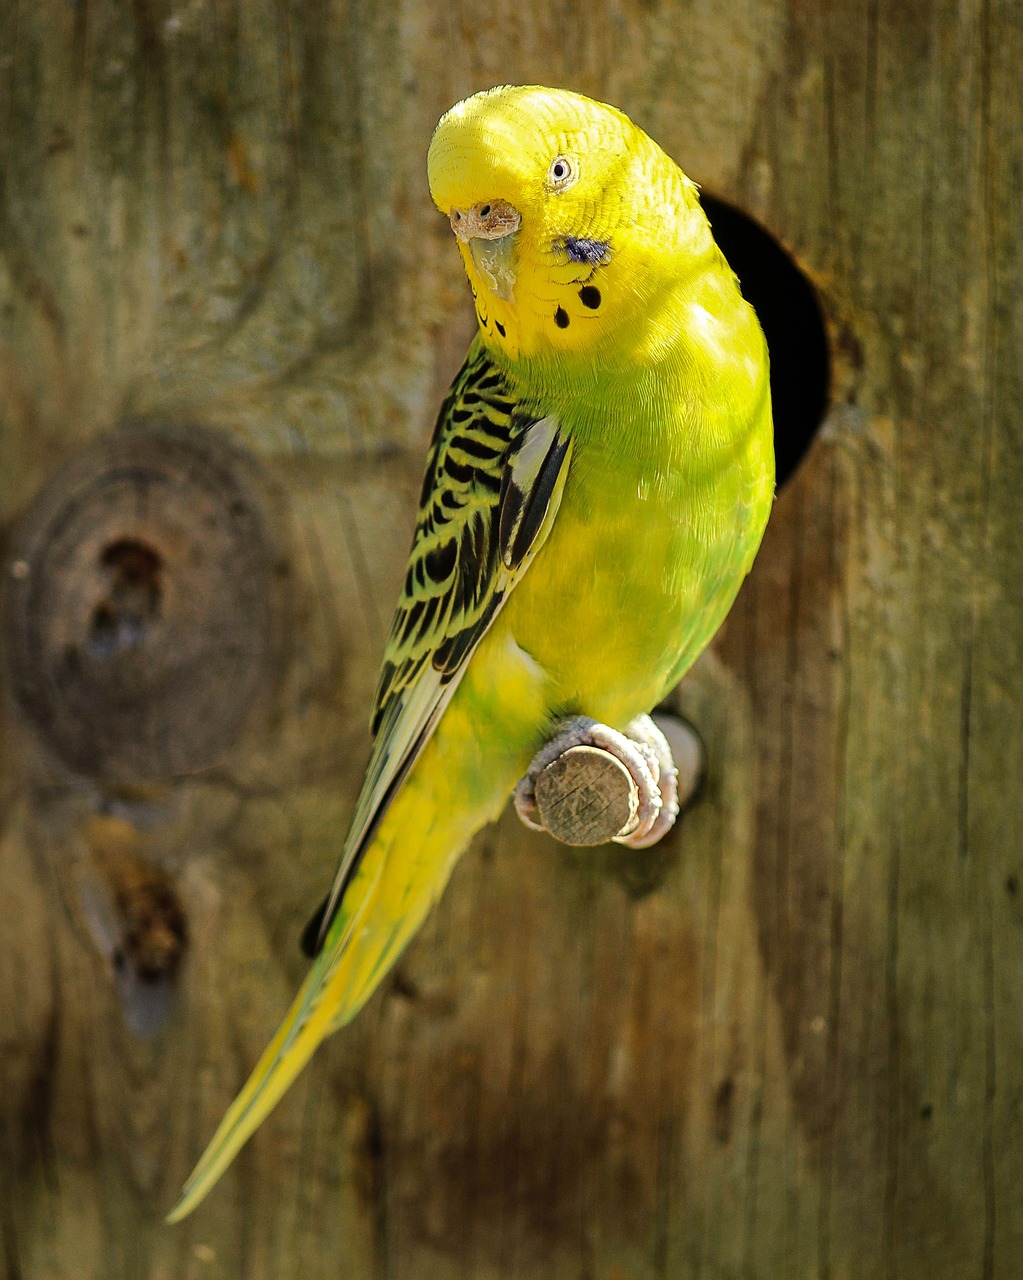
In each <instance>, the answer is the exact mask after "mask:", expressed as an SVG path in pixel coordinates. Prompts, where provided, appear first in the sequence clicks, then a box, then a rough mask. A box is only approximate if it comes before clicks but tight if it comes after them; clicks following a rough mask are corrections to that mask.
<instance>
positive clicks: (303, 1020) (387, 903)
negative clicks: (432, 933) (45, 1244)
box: [167, 830, 471, 1223]
mask: <svg viewBox="0 0 1023 1280" xmlns="http://www.w3.org/2000/svg"><path fill="white" fill-rule="evenodd" d="M431 834H434V833H431ZM453 834H454V833H452V832H451V831H450V830H447V831H444V832H443V833H441V832H437V833H436V835H442V837H447V839H443V838H442V839H441V840H436V839H428V840H427V841H425V847H424V846H423V845H421V846H420V847H419V848H418V849H417V850H416V852H415V854H414V855H413V857H411V858H405V857H399V856H397V855H398V853H399V851H398V850H390V849H389V848H388V847H387V846H388V845H390V843H391V841H390V840H389V839H387V838H386V837H384V833H383V832H380V833H378V835H377V838H376V840H375V841H374V843H373V845H372V846H371V847H370V849H368V850H367V852H366V858H365V860H364V862H363V866H362V867H361V868H360V870H359V873H358V874H357V876H356V878H355V880H354V881H353V882H352V884H351V885H350V886H349V889H348V892H347V893H346V894H345V899H344V901H343V903H342V907H341V911H340V913H339V916H338V918H337V920H336V921H335V923H334V925H333V927H332V928H331V931H330V934H329V935H328V938H327V940H326V942H325V943H324V946H323V950H322V951H321V952H320V954H319V956H318V957H317V958H316V960H315V961H314V963H313V966H312V968H311V969H310V971H309V974H308V976H307V977H306V980H305V982H304V983H303V984H302V987H301V989H300V990H299V992H298V995H297V996H296V997H295V1000H294V1002H293V1004H292V1006H291V1008H290V1009H289V1010H288V1013H287V1015H286V1016H285V1018H284V1021H283V1022H282V1023H281V1026H280V1028H279V1029H278V1031H277V1033H276V1035H275V1036H274V1038H273V1040H271V1042H270V1044H269V1045H268V1046H267V1048H266V1050H265V1051H264V1053H263V1056H262V1057H261V1058H260V1060H259V1062H258V1064H257V1066H256V1068H255V1070H254V1071H253V1072H252V1075H251V1076H250V1077H249V1079H248V1081H247V1082H246V1084H245V1085H244V1086H243V1088H242V1091H241V1092H240V1093H239V1094H238V1096H237V1098H236V1099H235V1100H234V1102H233V1103H232V1104H231V1106H230V1108H229V1109H228V1111H227V1114H226V1115H225V1116H224V1118H223V1120H222V1121H221V1122H220V1127H219V1128H218V1129H217V1131H216V1133H215V1134H214V1135H213V1139H212V1141H211V1142H210V1144H209V1146H208V1147H207V1148H206V1150H205V1152H204V1153H203V1155H202V1157H201V1158H200V1160H199V1163H198V1164H197V1165H196V1167H195V1169H194V1170H193V1172H192V1174H191V1176H190V1177H189V1179H188V1181H187V1182H186V1183H185V1186H184V1189H183V1190H182V1193H181V1197H180V1199H179V1200H178V1203H177V1204H176V1205H175V1206H174V1208H173V1209H172V1210H171V1212H170V1213H169V1214H168V1215H167V1222H168V1223H173V1222H179V1221H180V1220H181V1219H182V1218H184V1217H186V1216H187V1215H188V1214H189V1213H191V1212H192V1210H193V1209H194V1208H196V1206H197V1205H198V1204H199V1203H200V1202H201V1201H202V1200H203V1199H205V1197H206V1196H207V1194H208V1193H209V1192H210V1190H211V1189H212V1188H213V1186H214V1184H215V1183H216V1182H217V1180H218V1179H219V1178H220V1176H221V1174H222V1173H223V1172H224V1171H225V1169H227V1167H228V1165H229V1164H230V1163H231V1161H232V1160H233V1159H234V1157H235V1156H236V1155H237V1154H238V1152H239V1150H240V1149H241V1148H242V1146H243V1145H244V1144H245V1142H246V1141H247V1140H248V1139H249V1137H250V1136H251V1135H252V1134H253V1133H254V1132H255V1130H256V1129H257V1128H258V1127H259V1125H260V1124H262V1122H263V1121H264V1120H265V1119H266V1117H267V1116H268V1115H269V1114H270V1112H271V1111H272V1110H273V1108H274V1107H275V1106H276V1105H277V1103H278V1102H279V1101H280V1099H281V1097H282V1096H283V1094H284V1093H285V1092H286V1090H287V1089H288V1087H289V1086H290V1085H291V1084H292V1082H293V1081H294V1080H295V1078H296V1076H297V1075H298V1074H299V1072H300V1071H301V1070H302V1068H303V1067H304V1066H305V1065H306V1063H307V1062H308V1061H309V1059H310V1058H311V1057H312V1055H313V1053H314V1052H315V1050H316V1047H317V1045H319V1043H320V1041H321V1040H323V1039H324V1037H325V1036H327V1035H329V1034H330V1033H331V1032H332V1031H335V1030H337V1029H338V1028H339V1027H341V1026H343V1025H344V1023H346V1022H348V1021H350V1020H351V1019H352V1018H354V1017H355V1015H356V1013H358V1011H359V1010H360V1009H361V1008H362V1006H363V1005H364V1004H365V1003H366V1001H367V1000H368V999H369V997H370V996H371V995H372V993H373V991H374V989H375V988H376V986H377V984H378V983H379V981H380V979H381V978H382V977H383V975H384V974H385V973H386V972H387V970H388V968H389V967H390V966H391V965H392V964H393V963H394V961H395V960H396V959H397V957H398V954H399V953H400V951H401V950H402V948H403V947H404V946H405V944H406V943H407V942H408V941H409V939H410V938H411V937H412V935H413V934H414V933H415V931H416V930H417V929H418V928H419V926H420V924H421V923H422V921H423V919H424V918H425V916H426V914H427V912H428V911H429V909H430V907H431V906H432V905H433V903H434V902H435V901H436V899H437V897H438V896H439V895H440V893H441V891H442V889H443V887H444V885H445V883H446V882H447V878H448V875H449V874H450V870H451V867H452V866H453V864H454V861H455V857H456V856H457V853H458V852H459V851H460V846H461V844H462V843H464V840H465V839H466V838H467V836H468V835H469V834H471V832H464V833H461V834H462V840H461V841H460V842H458V843H456V844H454V845H453V846H452V844H450V843H448V840H449V839H450V837H451V836H452V835H453ZM382 837H384V838H382ZM456 839H457V837H456ZM399 886H400V888H399ZM396 889H397V890H398V892H397V893H396V892H395V891H396ZM353 899H354V903H353Z"/></svg>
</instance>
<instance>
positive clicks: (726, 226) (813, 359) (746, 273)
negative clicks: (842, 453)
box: [700, 193, 831, 489]
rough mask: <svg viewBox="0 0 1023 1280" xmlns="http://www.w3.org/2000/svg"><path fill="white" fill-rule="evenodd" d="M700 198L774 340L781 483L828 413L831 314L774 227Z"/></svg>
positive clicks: (744, 292) (770, 346)
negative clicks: (828, 326) (827, 320)
mask: <svg viewBox="0 0 1023 1280" xmlns="http://www.w3.org/2000/svg"><path fill="white" fill-rule="evenodd" d="M700 203H701V204H702V205H703V209H704V212H705V213H706V215H707V217H708V219H709V220H710V225H711V228H712V230H713V232H714V239H715V240H716V241H717V242H718V246H719V247H720V249H721V252H722V253H723V254H724V255H725V258H726V259H727V261H728V265H729V266H730V267H731V268H732V270H733V271H734V272H735V274H736V275H737V276H738V277H739V284H740V285H741V286H742V296H743V297H744V298H745V299H746V301H747V302H749V303H750V304H751V305H752V307H753V309H754V310H755V311H756V313H757V315H758V316H759V318H760V323H761V325H762V326H763V329H764V336H765V337H766V338H767V349H768V351H769V352H770V354H771V400H772V403H773V406H774V451H775V460H776V466H777V471H778V482H777V483H778V488H779V489H780V488H781V487H782V485H783V484H784V483H785V481H786V480H787V479H788V478H789V476H790V475H791V474H792V472H793V471H795V469H796V467H797V466H798V465H799V462H800V461H801V459H802V457H803V455H804V454H805V453H806V451H807V449H808V448H809V447H810V441H811V440H812V439H813V437H814V434H815V432H816V431H817V428H818V427H819V426H820V424H821V422H822V420H823V418H824V414H825V412H826V411H827V407H828V396H829V393H830V388H831V359H830V356H829V353H828V339H827V332H826V330H825V327H824V315H823V312H822V311H821V307H820V303H819V302H818V301H817V294H816V292H815V291H814V287H813V285H812V284H811V283H810V281H809V280H808V279H807V277H806V276H805V275H804V274H803V272H802V271H800V269H799V268H798V267H797V266H796V264H795V262H793V260H792V258H791V257H790V256H789V255H788V254H787V253H786V252H785V250H784V249H783V248H782V247H781V245H780V244H779V243H778V241H777V240H775V238H774V237H773V236H772V235H771V234H770V233H769V232H767V231H765V230H764V228H763V227H761V226H760V225H759V224H758V223H756V222H754V221H753V219H752V218H748V217H747V216H746V215H745V214H744V213H741V212H740V211H739V210H738V209H736V208H735V207H734V206H733V205H730V204H726V203H725V202H724V201H723V200H718V199H717V198H716V197H714V196H709V195H707V194H706V193H702V194H701V196H700Z"/></svg>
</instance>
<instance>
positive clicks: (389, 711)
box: [307, 339, 572, 953]
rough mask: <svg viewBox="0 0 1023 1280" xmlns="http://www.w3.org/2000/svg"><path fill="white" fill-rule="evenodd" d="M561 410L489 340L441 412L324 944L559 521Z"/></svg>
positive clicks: (564, 465) (323, 912)
mask: <svg viewBox="0 0 1023 1280" xmlns="http://www.w3.org/2000/svg"><path fill="white" fill-rule="evenodd" d="M571 452H572V450H571V440H570V439H569V437H568V436H567V435H565V434H564V433H563V432H562V431H561V430H560V427H559V424H558V421H557V419H556V418H554V417H551V416H545V417H539V416H537V415H536V414H531V413H528V412H524V411H523V409H522V407H521V406H520V405H519V404H518V402H517V400H516V397H515V393H514V390H513V388H512V386H511V384H510V383H509V381H508V379H507V378H506V376H505V375H504V373H502V372H501V370H500V369H498V368H497V367H496V366H495V364H494V363H493V361H492V359H491V358H490V356H489V355H488V353H487V350H486V348H485V347H484V346H483V344H482V342H480V341H479V340H478V339H477V340H476V341H474V343H473V345H472V346H471V347H470V348H469V355H468V357H467V358H466V361H465V364H464V365H463V366H462V368H461V370H460V371H459V373H458V375H457V377H456V378H455V381H454V383H453V384H452V386H451V390H450V392H449V393H448V396H447V398H446V399H445V401H444V403H443V405H442V406H441V410H440V413H439V415H438V418H437V425H436V427H435V429H434V433H433V440H432V442H431V445H430V452H429V455H428V458H427V463H426V474H425V476H424V478H423V488H422V493H421V495H420V501H419V515H418V519H417V521H416V530H415V534H414V536H413V539H412V550H411V553H410V555H409V562H408V569H407V571H406V574H405V581H404V584H403V586H402V590H401V596H400V598H399V600H398V607H397V611H396V613H395V616H394V622H393V624H392V626H391V633H390V638H389V639H388V642H387V647H386V649H385V651H384V660H383V665H382V667H381V671H380V680H379V683H378V686H377V692H376V700H375V704H374V711H373V718H372V724H371V727H372V730H373V733H374V735H375V736H374V743H373V751H372V754H371V756H370V760H369V765H368V767H367V770H366V778H365V781H364V783H363V786H362V791H361V793H360V795H359V799H358V801H357V802H356V806H355V813H354V815H353V818H352V825H351V828H350V830H349V833H348V837H347V839H346V841H345V847H344V849H343V851H342V854H341V860H340V863H339V866H338V870H337V874H336V876H335V878H334V884H333V886H332V888H331V891H330V894H329V896H328V897H327V900H326V902H325V903H324V905H323V907H321V909H320V911H318V912H317V913H316V915H315V916H314V917H313V920H312V921H310V927H309V929H307V936H308V935H309V934H310V932H311V930H312V929H313V928H315V927H316V925H318V926H319V927H318V929H316V940H315V946H314V947H313V951H314V953H315V952H318V951H319V950H320V948H321V947H322V945H323V942H324V939H325V938H326V936H327V931H328V930H329V928H330V925H331V923H332V921H333V919H334V917H335V915H336V913H337V909H338V906H339V904H340V902H341V899H342V898H343V896H344V892H345V889H346V888H347V887H348V885H349V884H350V882H351V880H352V877H353V876H354V874H355V872H356V871H357V869H358V866H359V863H360V860H361V858H362V855H363V853H364V851H365V850H366V848H367V847H368V845H369V844H370V842H371V841H372V839H373V835H374V833H375V831H376V830H377V827H378V826H379V824H380V821H381V819H382V818H383V816H384V814H385V813H386V812H387V808H388V805H389V804H390V802H391V800H392V799H393V797H394V795H395V793H396V792H397V790H398V788H399V787H400V786H401V784H402V781H403V780H404V778H405V777H406V775H407V774H408V772H409V770H410V769H411V768H412V766H413V765H414V764H415V762H416V760H417V758H418V757H419V754H420V752H421V751H422V749H423V747H424V746H425V744H426V743H427V741H428V740H429V737H430V734H431V733H432V732H433V728H434V726H435V725H436V723H437V721H438V720H439V719H440V716H441V714H442V713H443V711H444V708H445V707H446V706H447V704H448V702H449V701H450V699H451V696H452V694H453V693H454V691H455V689H456V688H457V686H458V682H459V680H460V679H461V676H462V674H463V672H464V671H465V668H466V664H467V663H468V661H469V658H470V656H471V654H472V652H473V650H474V649H475V647H476V645H477V644H478V643H479V642H480V640H481V639H482V637H483V636H484V634H485V633H486V631H487V628H488V627H489V626H490V625H491V623H492V622H493V621H494V618H495V617H496V616H497V614H498V612H499V611H500V609H501V606H502V604H503V603H504V601H505V599H506V598H507V596H508V593H509V592H510V591H511V589H512V588H513V587H514V586H515V583H516V582H517V581H518V579H519V578H520V577H521V576H522V574H523V573H524V572H525V570H526V569H527V567H528V566H529V563H530V561H531V560H532V558H533V556H534V555H535V554H536V552H537V551H538V550H539V548H540V547H541V546H542V545H543V542H544V540H545V539H546V537H547V534H548V532H549V530H550V528H551V525H552V524H553V522H554V517H555V515H556V514H557V510H558V505H559V504H560V501H561V494H562V491H563V489H564V484H565V479H566V476H567V474H568V465H569V460H570V457H571Z"/></svg>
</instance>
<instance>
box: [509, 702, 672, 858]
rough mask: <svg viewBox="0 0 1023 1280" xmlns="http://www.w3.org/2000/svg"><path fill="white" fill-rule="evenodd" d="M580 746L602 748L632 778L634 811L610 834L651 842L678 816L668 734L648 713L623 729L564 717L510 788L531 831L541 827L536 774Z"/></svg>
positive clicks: (640, 844) (635, 845)
mask: <svg viewBox="0 0 1023 1280" xmlns="http://www.w3.org/2000/svg"><path fill="white" fill-rule="evenodd" d="M579 746H589V747H596V748H598V749H599V750H601V751H606V752H607V753H608V754H609V755H611V756H613V757H614V758H615V759H616V760H618V761H620V762H621V764H622V765H624V767H625V769H626V770H627V771H628V773H629V776H630V777H631V778H632V780H633V782H634V783H635V786H636V792H637V795H638V807H637V812H636V817H635V819H634V821H633V823H632V824H631V826H630V827H629V828H628V829H626V830H624V831H623V832H620V833H619V834H618V835H616V836H614V837H612V838H613V839H614V841H615V842H616V843H617V844H624V845H627V846H628V847H629V848H630V849H647V848H649V847H650V846H651V845H652V844H656V843H657V841H658V840H660V839H661V838H662V837H663V836H664V835H665V834H666V833H667V832H668V831H670V830H671V828H672V827H673V826H674V824H675V819H676V818H677V817H678V812H679V803H678V773H677V771H676V769H675V763H674V761H673V759H672V755H671V748H670V747H669V746H668V741H667V739H666V738H665V736H664V734H663V733H662V732H661V731H660V729H659V728H658V727H657V725H656V724H654V722H653V720H651V719H650V717H649V716H637V717H636V719H635V720H631V721H630V722H629V723H628V724H627V725H626V726H625V731H624V732H619V731H618V730H617V729H612V728H610V727H609V726H608V725H606V724H601V723H600V722H599V721H598V720H593V719H591V718H590V717H589V716H573V717H572V718H571V719H569V720H565V721H564V722H563V723H562V725H561V728H560V729H559V731H558V732H557V733H556V734H555V735H554V737H553V738H551V739H550V740H549V741H548V742H546V743H545V744H544V746H542V747H541V748H540V750H539V751H538V752H537V753H536V755H535V756H534V757H533V759H532V761H531V763H530V766H529V769H528V770H527V771H526V774H525V777H523V778H522V780H521V781H520V782H519V784H518V786H517V787H516V788H515V793H514V803H515V810H516V812H517V813H518V815H519V818H520V819H521V821H522V822H523V823H524V824H525V825H526V826H527V827H532V828H533V829H534V830H536V831H543V830H544V829H545V828H544V825H543V823H542V822H541V821H540V817H539V811H538V808H537V803H536V780H537V778H538V777H539V776H540V774H541V773H542V772H543V771H544V769H546V768H547V766H548V765H549V764H551V763H553V761H554V760H556V759H557V758H558V757H559V756H561V755H563V754H564V753H565V752H566V751H568V750H569V749H570V748H572V747H579Z"/></svg>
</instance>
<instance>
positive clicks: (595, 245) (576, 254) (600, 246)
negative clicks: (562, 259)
mask: <svg viewBox="0 0 1023 1280" xmlns="http://www.w3.org/2000/svg"><path fill="white" fill-rule="evenodd" d="M556 248H560V249H562V250H563V251H564V252H565V253H567V254H568V257H569V259H570V260H571V261H572V262H584V263H586V264H587V265H588V266H591V267H606V266H607V264H608V263H609V262H610V261H611V246H610V244H609V243H608V242H607V241H606V240H582V239H579V238H578V237H576V236H565V238H564V240H562V241H561V244H560V245H557V246H556Z"/></svg>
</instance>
